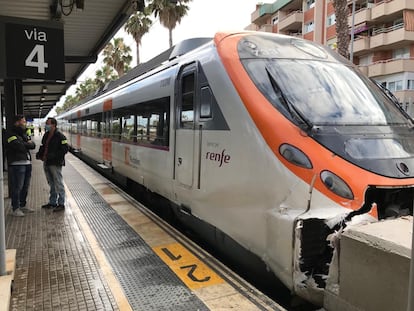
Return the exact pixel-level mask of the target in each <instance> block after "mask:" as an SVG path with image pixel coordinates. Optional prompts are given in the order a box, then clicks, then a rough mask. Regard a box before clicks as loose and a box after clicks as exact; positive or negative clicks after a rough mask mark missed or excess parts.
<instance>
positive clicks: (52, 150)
mask: <svg viewBox="0 0 414 311" xmlns="http://www.w3.org/2000/svg"><path fill="white" fill-rule="evenodd" d="M45 129H46V133H45V134H44V135H43V138H42V146H40V148H39V152H38V153H37V154H36V158H37V159H40V160H42V161H43V169H44V171H45V175H46V179H47V183H48V184H49V186H50V194H49V203H47V204H45V205H42V208H53V211H54V212H58V211H63V210H64V209H65V187H64V185H63V177H62V166H64V165H65V154H66V153H67V152H68V149H69V147H68V142H67V140H66V137H65V135H63V134H62V133H61V132H59V130H58V129H57V121H56V119H55V118H48V119H47V121H46V125H45Z"/></svg>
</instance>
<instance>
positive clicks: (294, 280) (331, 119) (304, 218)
mask: <svg viewBox="0 0 414 311" xmlns="http://www.w3.org/2000/svg"><path fill="white" fill-rule="evenodd" d="M215 44H216V46H217V49H218V52H219V55H220V57H221V59H222V61H223V64H224V66H225V68H226V71H227V72H228V74H229V77H230V79H231V80H232V82H233V84H234V86H235V88H236V89H237V92H238V93H239V96H240V98H241V99H242V101H243V103H244V105H245V107H246V109H247V111H248V112H249V115H250V116H251V118H252V120H253V121H254V123H255V124H256V126H257V130H258V131H260V134H261V135H262V137H263V138H264V140H265V141H266V143H267V145H268V146H269V148H270V149H271V150H272V152H273V153H274V156H275V158H276V159H277V161H279V162H280V163H281V164H282V165H283V167H284V168H285V170H286V172H287V173H283V174H284V176H285V175H287V174H292V175H293V176H295V177H296V178H297V179H298V180H300V182H302V183H304V184H306V185H307V186H306V187H302V188H301V189H302V190H300V191H298V190H297V189H298V188H295V190H294V191H292V192H293V195H294V196H296V197H299V198H303V200H301V201H300V202H302V203H301V204H302V206H295V203H292V202H298V200H290V201H289V200H287V199H285V198H284V199H281V200H280V202H278V204H279V206H278V207H277V208H276V210H277V212H275V214H277V213H279V215H276V216H274V217H275V218H277V217H279V218H280V219H282V218H283V219H290V221H291V222H292V226H291V227H289V226H286V227H287V228H290V229H291V230H292V231H291V232H285V233H284V234H286V236H288V235H289V234H291V235H293V240H292V241H293V243H292V248H291V249H289V250H287V249H284V250H279V251H282V252H291V253H292V256H291V259H292V260H291V263H290V264H291V267H284V269H285V271H290V272H291V283H290V284H289V282H288V281H286V280H285V283H286V284H287V285H288V286H290V287H291V288H292V289H293V290H294V291H295V292H296V293H298V294H299V295H301V296H303V297H305V298H307V299H310V300H312V301H314V302H317V303H320V302H321V301H320V299H321V297H322V295H323V288H324V287H325V285H326V284H325V283H326V278H327V276H328V274H329V269H330V263H331V260H332V257H333V253H334V248H335V246H334V244H335V243H331V242H332V240H333V239H332V237H333V236H335V232H338V231H339V232H340V231H341V230H344V229H345V230H346V227H347V226H350V225H351V224H355V223H358V222H362V221H378V220H381V219H386V218H390V217H392V218H395V217H400V216H404V215H412V214H413V192H414V190H413V189H414V127H413V122H412V119H411V118H410V117H409V116H408V115H407V114H406V113H405V112H404V111H403V110H402V109H401V107H400V106H399V104H398V102H397V101H396V100H395V98H393V96H391V95H390V94H387V93H386V92H385V91H384V90H383V89H382V88H381V87H380V86H379V85H377V84H376V83H375V82H373V81H371V80H370V79H369V78H367V77H365V76H364V75H363V74H361V73H360V72H359V71H358V69H356V68H355V67H354V66H353V65H352V64H351V63H349V62H348V61H347V60H345V59H343V58H342V57H340V56H339V55H337V54H336V53H335V52H333V51H331V50H330V49H328V48H326V47H323V46H321V45H318V44H315V43H313V42H310V41H307V40H303V39H298V38H294V37H289V36H282V35H275V34H266V33H263V34H258V33H248V32H247V33H241V34H232V35H229V34H223V33H221V34H217V35H216V37H215ZM281 178H283V176H281ZM288 180H289V179H288ZM281 182H286V181H281ZM296 184H297V183H295V184H294V183H292V185H291V187H292V189H293V188H294V187H296V186H295V185H296ZM288 201H289V202H290V203H289V202H288ZM286 215H291V217H290V218H289V217H287V216H286ZM285 222H286V221H285ZM276 223H278V224H280V223H283V221H280V222H276ZM264 257H265V256H264ZM276 261H277V260H276ZM268 262H269V265H270V266H271V267H274V270H276V271H277V270H278V269H279V270H281V269H280V263H277V262H276V263H274V264H273V266H272V260H271V259H268ZM286 265H287V264H286V263H285V266H286ZM276 274H278V273H277V272H276ZM280 274H283V273H280ZM282 279H283V277H282ZM321 293H322V294H321Z"/></svg>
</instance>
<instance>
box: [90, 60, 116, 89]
mask: <svg viewBox="0 0 414 311" xmlns="http://www.w3.org/2000/svg"><path fill="white" fill-rule="evenodd" d="M117 78H118V76H117V74H116V73H115V72H114V69H113V68H112V67H110V66H108V65H104V66H103V67H102V68H101V69H98V70H97V71H96V72H95V79H94V80H93V81H94V83H95V84H96V86H97V88H98V89H100V88H103V87H104V86H105V85H106V84H107V83H108V82H109V81H113V80H116V79H117Z"/></svg>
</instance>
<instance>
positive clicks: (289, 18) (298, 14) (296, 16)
mask: <svg viewBox="0 0 414 311" xmlns="http://www.w3.org/2000/svg"><path fill="white" fill-rule="evenodd" d="M302 23H303V12H302V11H295V12H292V13H290V14H289V15H286V17H285V18H284V19H282V20H281V21H279V24H278V28H279V31H284V30H288V29H302Z"/></svg>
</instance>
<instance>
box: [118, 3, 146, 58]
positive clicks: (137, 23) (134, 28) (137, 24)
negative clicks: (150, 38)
mask: <svg viewBox="0 0 414 311" xmlns="http://www.w3.org/2000/svg"><path fill="white" fill-rule="evenodd" d="M151 26H152V20H151V19H150V18H149V14H148V10H144V11H143V12H137V13H135V14H133V15H131V17H130V18H129V19H128V21H127V22H126V24H125V27H124V28H125V31H126V32H127V33H129V34H130V35H132V37H133V38H134V40H135V42H136V44H137V65H139V63H140V60H139V46H140V45H141V39H142V37H143V36H144V35H145V34H146V33H147V32H149V30H150V28H151Z"/></svg>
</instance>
